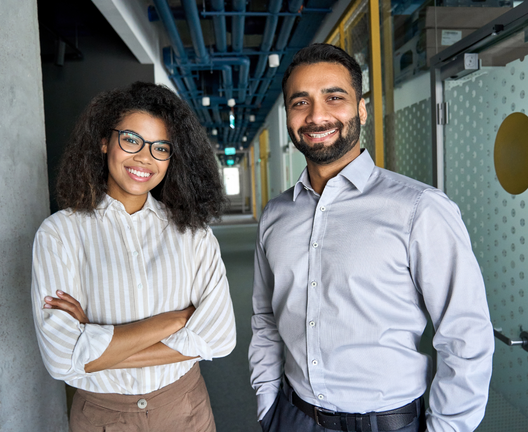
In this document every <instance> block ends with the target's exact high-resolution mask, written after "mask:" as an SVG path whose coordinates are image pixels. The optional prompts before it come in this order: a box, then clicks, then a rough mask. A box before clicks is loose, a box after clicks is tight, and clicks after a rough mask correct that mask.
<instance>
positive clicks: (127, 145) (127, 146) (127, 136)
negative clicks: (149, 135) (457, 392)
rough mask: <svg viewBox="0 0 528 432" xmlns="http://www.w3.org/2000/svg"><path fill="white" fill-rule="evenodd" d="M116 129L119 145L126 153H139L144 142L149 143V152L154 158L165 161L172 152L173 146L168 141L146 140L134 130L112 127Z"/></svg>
mask: <svg viewBox="0 0 528 432" xmlns="http://www.w3.org/2000/svg"><path fill="white" fill-rule="evenodd" d="M112 130H114V131H116V132H117V133H118V134H119V136H118V142H119V147H121V149H122V150H123V151H124V152H127V153H139V152H140V151H141V150H143V147H145V144H150V154H151V155H152V157H153V158H154V159H157V160H159V161H166V160H168V159H170V157H171V156H172V154H173V152H174V146H173V145H172V143H171V142H169V141H154V142H152V141H146V140H144V139H143V138H142V137H141V136H140V135H138V134H137V133H135V132H131V131H127V130H119V129H112Z"/></svg>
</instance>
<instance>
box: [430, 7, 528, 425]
mask: <svg viewBox="0 0 528 432" xmlns="http://www.w3.org/2000/svg"><path fill="white" fill-rule="evenodd" d="M527 42H528V2H524V3H523V4H521V5H519V6H517V7H515V8H514V9H513V10H511V11H510V12H508V13H506V14H504V15H502V16H501V17H499V18H497V19H496V20H494V21H492V22H491V23H490V24H488V25H486V26H484V27H482V28H481V29H479V30H478V31H476V32H474V33H472V34H471V35H470V36H468V37H466V38H465V39H462V40H461V41H460V42H458V43H457V44H455V45H453V46H452V47H450V49H449V50H446V51H448V52H444V54H442V55H437V56H435V57H434V58H433V60H432V66H431V84H432V86H431V90H432V102H433V108H436V109H433V110H432V111H433V113H434V116H433V118H432V119H433V120H434V124H435V125H436V126H433V135H434V141H435V144H436V149H435V157H436V164H435V166H436V170H437V172H436V182H437V185H438V186H439V187H440V188H442V189H444V190H445V192H446V194H447V195H448V196H449V197H450V198H451V199H452V200H453V201H455V202H456V203H457V205H458V206H459V208H460V210H461V212H462V217H463V219H464V222H465V224H466V226H467V228H468V231H469V234H470V237H471V241H472V244H473V250H474V252H475V255H476V257H477V260H478V261H479V264H480V267H481V270H482V274H483V276H484V280H485V283H486V291H487V297H488V303H489V308H490V314H491V319H492V322H493V326H494V327H495V329H496V330H497V336H498V337H497V338H496V339H495V342H496V346H495V355H494V365H493V377H492V381H491V389H490V399H489V403H488V407H487V410H486V416H485V418H484V420H483V422H482V424H481V425H480V426H479V428H478V429H477V430H478V431H479V432H488V431H509V432H521V431H523V432H524V431H526V430H528V351H526V350H524V349H523V348H522V346H517V345H515V346H509V345H507V344H506V343H505V341H506V342H507V341H508V340H513V341H519V340H521V333H522V332H523V331H524V330H527V331H528V242H527V240H528V224H527V223H526V222H527V221H528V191H527V190H526V189H527V188H528V117H527V116H526V114H527V113H528V43H527ZM512 114H514V115H513V116H512Z"/></svg>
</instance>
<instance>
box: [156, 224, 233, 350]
mask: <svg viewBox="0 0 528 432" xmlns="http://www.w3.org/2000/svg"><path fill="white" fill-rule="evenodd" d="M196 236H198V234H196ZM192 259H194V260H195V261H196V263H197V266H196V273H195V279H194V283H193V288H192V294H191V301H192V304H193V305H194V306H195V307H196V310H195V311H194V313H193V314H192V316H191V318H189V320H188V321H187V324H186V325H185V327H183V328H182V329H181V330H179V331H178V332H176V333H174V334H172V335H171V336H169V337H168V338H166V339H163V340H162V341H161V342H162V343H164V344H165V345H167V346H168V347H169V348H172V349H174V350H176V351H178V352H179V353H181V354H183V355H185V356H189V357H201V358H202V359H203V360H212V359H213V358H215V357H224V356H226V355H228V354H229V353H230V352H231V351H233V349H234V348H235V344H236V328H235V314H234V312H233V303H232V301H231V296H230V294H229V284H228V282H227V277H226V271H225V266H224V263H223V261H222V258H221V257H220V248H219V246H218V241H217V240H216V238H215V236H214V235H213V233H212V231H211V229H209V228H208V229H207V231H206V232H205V234H204V235H203V236H200V241H199V243H198V245H197V246H196V249H195V255H194V257H193V258H192Z"/></svg>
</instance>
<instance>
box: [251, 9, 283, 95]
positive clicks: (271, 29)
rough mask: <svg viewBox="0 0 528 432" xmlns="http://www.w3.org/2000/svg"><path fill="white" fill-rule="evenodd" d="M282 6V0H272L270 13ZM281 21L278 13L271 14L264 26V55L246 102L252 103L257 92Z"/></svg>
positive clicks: (261, 57) (260, 60) (262, 49)
mask: <svg viewBox="0 0 528 432" xmlns="http://www.w3.org/2000/svg"><path fill="white" fill-rule="evenodd" d="M281 6H282V1H281V0H271V2H270V4H269V8H268V10H269V11H270V13H273V14H277V13H279V12H280V9H281ZM278 21H279V17H278V16H277V15H272V16H269V17H268V18H267V19H266V27H265V28H264V34H263V36H262V43H261V45H260V50H261V51H262V53H263V54H262V55H260V56H259V61H258V63H257V68H256V69H255V75H254V77H253V78H254V80H255V81H254V83H253V84H252V85H251V87H250V90H249V93H250V94H249V95H248V97H247V99H246V104H247V105H250V104H251V99H252V97H253V95H254V94H255V92H256V90H257V87H258V84H259V80H260V78H261V77H262V74H263V73H264V70H265V69H266V64H267V61H268V55H267V53H268V51H269V50H270V48H271V45H272V43H273V37H274V36H275V31H276V30H277V23H278Z"/></svg>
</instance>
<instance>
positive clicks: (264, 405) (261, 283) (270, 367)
mask: <svg viewBox="0 0 528 432" xmlns="http://www.w3.org/2000/svg"><path fill="white" fill-rule="evenodd" d="M263 220H264V217H262V218H261V224H262V221H263ZM261 224H260V225H259V235H258V238H257V244H256V248H255V275H254V282H253V318H252V319H251V327H252V329H253V337H252V339H251V343H250V345H249V368H250V372H251V385H252V387H253V388H254V389H255V390H256V392H257V405H258V419H259V420H262V418H263V417H264V415H265V414H266V413H267V412H268V410H269V409H270V407H271V406H272V405H273V402H274V401H275V398H276V397H277V394H278V392H279V389H280V383H281V378H282V374H283V363H284V354H283V353H284V348H283V341H282V339H281V337H280V335H279V331H278V330H277V324H276V322H275V315H274V314H273V309H272V297H273V285H274V284H273V280H274V278H273V273H272V271H271V268H270V266H269V263H268V260H267V258H266V253H265V251H264V248H263V247H262V236H261V234H260V230H261V229H262V227H261Z"/></svg>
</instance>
